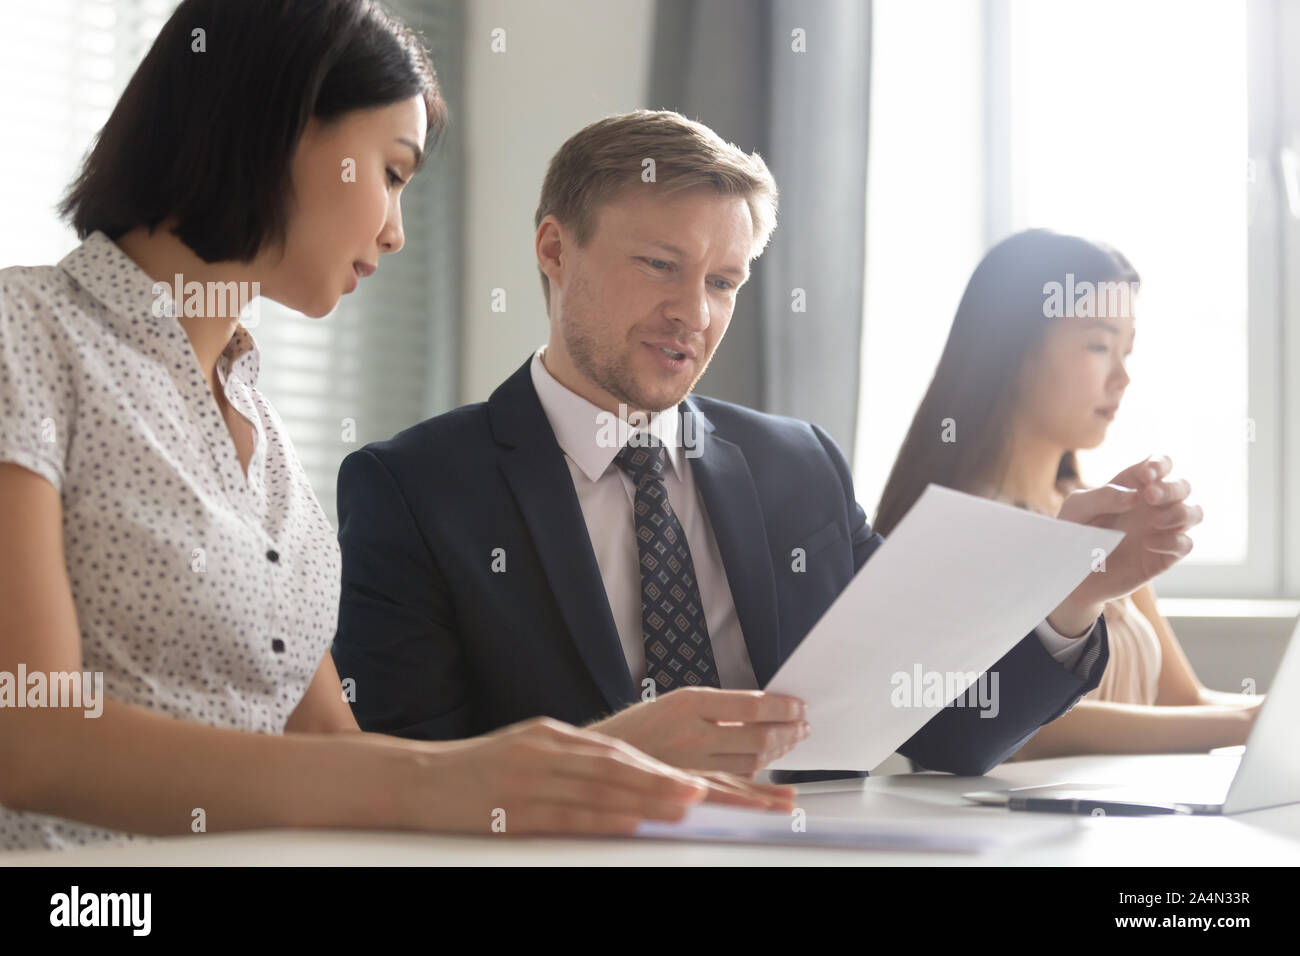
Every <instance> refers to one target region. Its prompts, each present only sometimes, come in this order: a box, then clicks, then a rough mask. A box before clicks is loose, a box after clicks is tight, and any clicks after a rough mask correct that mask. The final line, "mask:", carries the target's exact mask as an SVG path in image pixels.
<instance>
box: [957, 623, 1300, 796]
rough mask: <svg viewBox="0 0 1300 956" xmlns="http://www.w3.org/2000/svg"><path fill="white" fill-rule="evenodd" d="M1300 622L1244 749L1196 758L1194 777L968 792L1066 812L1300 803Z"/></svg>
mask: <svg viewBox="0 0 1300 956" xmlns="http://www.w3.org/2000/svg"><path fill="white" fill-rule="evenodd" d="M1297 727H1300V623H1297V625H1296V629H1295V631H1294V632H1292V634H1291V639H1290V641H1289V642H1288V644H1287V648H1286V652H1285V653H1284V654H1283V655H1282V663H1281V664H1279V665H1278V669H1277V676H1276V677H1275V678H1274V680H1273V686H1272V689H1271V690H1270V691H1269V693H1268V695H1267V696H1266V697H1265V699H1264V703H1263V704H1262V705H1261V706H1260V709H1259V713H1258V714H1256V715H1255V725H1254V727H1252V728H1251V731H1250V736H1249V737H1248V738H1247V739H1246V747H1245V751H1244V753H1241V754H1240V756H1238V755H1237V754H1236V753H1233V752H1231V751H1239V750H1240V749H1241V748H1236V747H1229V748H1224V751H1221V752H1212V753H1210V754H1207V755H1205V756H1204V757H1203V758H1202V760H1193V761H1189V764H1191V765H1192V766H1190V767H1189V768H1188V769H1187V772H1186V776H1185V777H1184V778H1181V779H1180V778H1179V777H1178V775H1177V774H1174V775H1171V777H1170V778H1168V779H1164V780H1162V781H1161V782H1160V783H1159V784H1157V785H1143V786H1132V785H1123V784H1104V783H1086V784H1080V783H1073V784H1072V783H1061V784H1050V785H1048V786H1040V787H1017V788H1015V789H1012V790H986V791H978V792H972V793H964V794H962V796H963V797H965V798H966V799H967V800H970V801H971V802H973V803H981V804H986V805H990V806H1002V807H1010V808H1012V809H1023V810H1051V811H1057V812H1065V813H1093V814H1098V815H1100V814H1108V813H1115V814H1126V813H1138V814H1140V813H1144V812H1154V813H1160V812H1165V813H1198V814H1232V813H1245V812H1246V811H1248V810H1262V809H1264V808H1265V807H1278V806H1282V805H1284V804H1288V803H1300V752H1297V749H1296V747H1295V742H1294V737H1293V735H1294V734H1295V732H1296V728H1297Z"/></svg>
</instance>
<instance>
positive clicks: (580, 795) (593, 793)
mask: <svg viewBox="0 0 1300 956" xmlns="http://www.w3.org/2000/svg"><path fill="white" fill-rule="evenodd" d="M528 799H529V800H530V801H539V802H541V803H548V804H556V805H560V806H569V807H577V808H579V809H583V810H591V811H594V812H597V813H612V814H615V815H623V816H634V817H637V818H639V819H644V820H668V821H676V820H680V819H681V818H682V817H683V816H685V815H686V811H687V810H688V809H689V806H690V805H689V804H688V803H685V802H683V801H681V800H676V799H671V798H669V797H665V796H662V795H657V794H648V793H645V792H642V791H638V790H630V789H628V788H627V787H621V786H619V785H617V784H613V783H607V782H605V781H603V780H596V779H592V778H589V777H569V776H562V775H560V774H550V775H547V776H546V777H544V778H543V779H542V780H541V781H540V783H538V784H537V785H535V787H534V788H533V790H532V792H531V793H529V795H528Z"/></svg>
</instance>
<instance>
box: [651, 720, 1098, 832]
mask: <svg viewBox="0 0 1300 956" xmlns="http://www.w3.org/2000/svg"><path fill="white" fill-rule="evenodd" d="M810 739H811V738H810ZM971 810H972V811H973V812H970V813H967V814H965V815H963V816H961V817H960V818H957V819H936V818H934V817H926V816H916V817H897V816H891V817H883V818H879V819H857V818H853V817H832V816H822V815H816V814H811V813H810V814H808V815H807V816H806V817H805V818H804V819H802V820H799V821H796V820H795V819H794V818H793V816H792V815H791V814H787V813H774V812H771V811H767V810H750V809H746V808H742V807H726V806H717V805H715V804H707V803H705V804H698V805H696V806H694V807H691V809H690V810H688V811H687V813H686V816H685V817H684V818H683V819H682V820H681V821H679V822H677V823H661V822H657V821H645V822H643V823H642V824H641V826H640V827H639V828H638V829H637V833H636V835H637V836H639V837H648V838H650V839H658V840H692V841H695V840H698V841H704V842H720V843H773V844H783V845H787V846H816V847H842V848H845V849H855V850H892V851H895V852H903V853H907V852H912V853H986V852H988V851H991V850H1002V849H1008V848H1010V847H1013V846H1016V845H1017V844H1020V843H1025V842H1029V841H1038V840H1048V839H1054V838H1055V837H1058V836H1060V835H1061V834H1063V833H1068V832H1070V831H1071V830H1073V829H1075V828H1076V827H1077V826H1078V823H1077V818H1073V817H1069V816H1065V815H1058V814H1042V815H1041V816H1040V818H1039V819H1033V818H1034V817H1036V816H1039V815H1036V814H1032V813H1026V814H1022V815H1021V818H1020V819H1018V820H1015V821H1011V822H1013V823H1014V824H1016V825H1014V826H1012V825H1009V821H1008V820H1007V813H1006V812H1001V813H996V814H993V813H989V812H987V808H971Z"/></svg>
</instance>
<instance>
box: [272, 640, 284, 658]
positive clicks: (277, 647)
mask: <svg viewBox="0 0 1300 956" xmlns="http://www.w3.org/2000/svg"><path fill="white" fill-rule="evenodd" d="M271 650H273V651H275V652H276V653H277V654H283V653H284V641H282V640H280V638H278V637H277V638H275V639H274V640H273V641H271Z"/></svg>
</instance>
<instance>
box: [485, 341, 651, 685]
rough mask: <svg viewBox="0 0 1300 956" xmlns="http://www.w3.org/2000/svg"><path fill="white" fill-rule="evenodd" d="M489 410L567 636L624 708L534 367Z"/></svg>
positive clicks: (604, 603)
mask: <svg viewBox="0 0 1300 956" xmlns="http://www.w3.org/2000/svg"><path fill="white" fill-rule="evenodd" d="M530 361H531V360H530ZM488 411H489V418H490V420H491V426H492V432H493V436H494V437H495V438H496V440H497V443H498V445H500V446H501V456H500V459H499V461H500V467H501V472H502V474H503V475H504V476H505V479H506V482H507V484H509V486H510V490H511V491H512V492H513V493H514V496H515V501H516V502H518V504H519V510H520V511H521V512H523V516H524V522H525V523H526V524H527V526H528V531H529V534H530V535H531V536H532V539H533V545H534V546H535V547H536V548H537V554H538V555H539V557H540V558H541V562H542V568H543V570H544V571H545V573H546V577H547V580H548V581H549V582H550V585H551V590H552V591H553V592H554V594H555V600H556V602H557V603H558V604H559V606H560V612H561V614H562V615H563V616H564V621H565V624H567V625H568V628H569V635H570V637H571V638H572V639H573V642H574V644H575V645H576V646H577V648H578V653H579V655H580V656H581V657H582V660H583V662H584V663H585V664H586V665H587V669H588V670H589V671H590V672H591V676H592V677H593V678H594V679H595V681H596V683H597V685H598V686H599V687H600V690H601V693H602V694H604V696H605V700H606V702H607V703H608V704H609V706H610V707H611V708H613V709H615V710H619V709H622V708H623V707H626V706H627V705H628V704H630V703H634V702H635V701H637V700H638V699H639V696H638V694H637V692H636V688H635V686H634V685H633V682H632V677H631V675H630V674H629V673H628V669H627V659H626V657H624V655H623V646H622V644H621V643H620V642H619V637H618V628H617V627H615V625H614V616H613V614H612V613H611V612H610V609H609V599H608V597H607V596H606V594H605V584H604V581H603V580H602V579H601V576H600V566H599V565H598V564H597V563H596V555H595V552H594V551H592V548H591V538H590V537H589V535H588V532H587V525H586V521H585V520H584V518H583V517H582V508H581V506H580V505H579V504H578V496H577V493H576V492H575V491H574V490H573V478H572V477H571V476H570V474H569V468H568V465H567V464H566V463H565V460H564V452H563V451H562V450H561V449H560V446H559V444H558V443H557V442H556V440H555V433H554V432H553V431H552V430H551V425H550V422H549V421H547V418H546V413H545V412H544V411H543V410H542V404H541V402H540V401H539V400H538V398H537V391H536V389H534V388H533V382H532V376H531V373H530V371H529V363H528V362H525V363H524V365H523V367H522V368H521V369H519V371H517V372H516V373H515V374H514V375H512V376H510V378H508V379H507V380H506V381H505V382H503V383H502V384H501V386H500V387H499V388H497V390H496V391H495V392H493V393H492V397H491V398H490V399H488Z"/></svg>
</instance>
